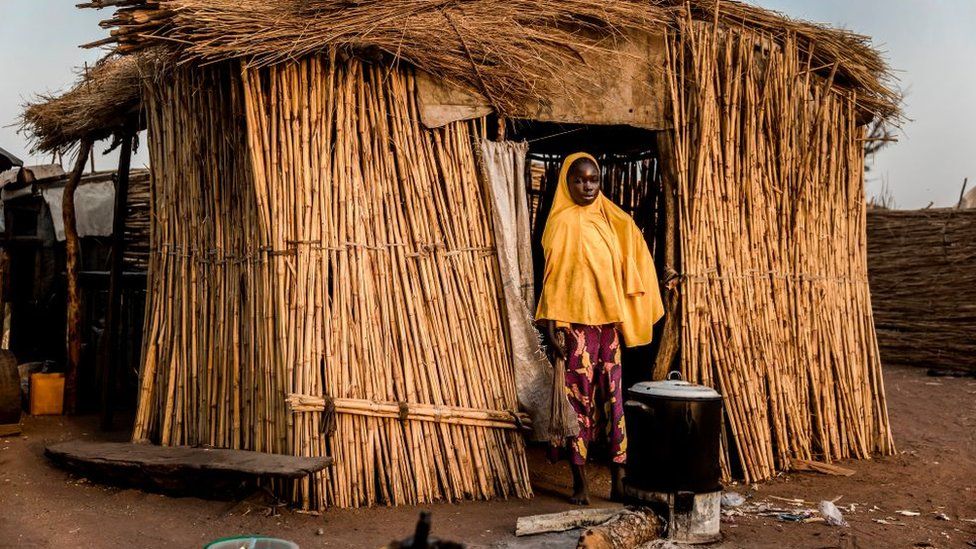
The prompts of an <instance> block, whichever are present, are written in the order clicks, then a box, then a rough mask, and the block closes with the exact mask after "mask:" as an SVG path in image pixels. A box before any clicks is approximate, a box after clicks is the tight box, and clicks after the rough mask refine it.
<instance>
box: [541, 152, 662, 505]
mask: <svg viewBox="0 0 976 549" xmlns="http://www.w3.org/2000/svg"><path fill="white" fill-rule="evenodd" d="M542 247H543V250H544V251H545V259H546V266H545V275H544V278H543V283H542V295H541V296H540V297H539V307H538V310H537V311H536V320H537V321H540V322H543V323H544V325H545V327H546V330H547V334H548V339H549V345H550V347H551V348H552V350H553V352H554V353H555V354H556V355H557V356H558V357H560V358H563V359H565V360H566V379H565V383H566V394H567V396H568V398H569V402H570V404H571V405H572V407H573V409H574V410H575V411H576V416H577V420H578V422H579V435H578V436H576V437H574V438H571V439H570V440H568V441H567V442H568V444H569V450H570V455H571V459H570V462H571V467H572V471H573V496H572V497H571V498H570V501H571V502H573V503H575V504H578V505H586V504H589V495H588V492H587V486H586V471H585V464H586V457H587V448H588V446H589V443H590V442H591V441H592V440H593V439H594V436H595V432H594V431H595V427H596V425H595V424H596V419H597V415H598V411H601V410H602V414H603V416H604V418H605V420H606V426H607V434H608V438H609V447H610V455H611V464H610V472H611V476H612V485H611V489H610V498H611V499H620V496H621V495H622V488H623V485H622V466H623V464H624V463H625V462H626V460H627V433H626V430H625V428H624V415H623V389H622V387H621V371H620V370H621V366H620V337H621V336H622V337H623V342H624V345H626V346H627V347H634V346H637V345H646V344H648V343H650V342H651V333H652V328H653V325H654V323H655V322H656V321H657V320H658V319H659V318H661V316H662V315H663V314H664V307H663V306H662V304H661V293H660V291H659V289H658V284H657V273H656V272H655V270H654V261H653V259H652V258H651V254H650V252H649V251H648V249H647V244H646V243H645V242H644V237H643V235H641V232H640V230H639V229H638V228H637V226H636V225H635V224H634V220H633V219H631V217H630V216H629V215H627V214H626V213H625V212H624V211H623V210H621V209H620V208H618V207H617V206H616V205H615V204H613V202H611V201H610V200H609V199H607V198H606V197H605V196H603V194H602V193H601V192H600V168H599V165H598V164H597V162H596V159H595V158H593V157H592V156H590V155H588V154H586V153H575V154H572V155H570V156H568V157H567V158H566V160H565V161H564V162H563V166H562V169H561V170H560V173H559V183H558V185H557V187H556V194H555V196H554V198H553V202H552V209H551V210H550V213H549V218H548V219H547V220H546V228H545V231H543V234H542ZM559 332H561V335H562V336H563V337H562V341H560V338H559V337H558V335H557V334H559Z"/></svg>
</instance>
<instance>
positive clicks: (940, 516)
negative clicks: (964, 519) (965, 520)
mask: <svg viewBox="0 0 976 549" xmlns="http://www.w3.org/2000/svg"><path fill="white" fill-rule="evenodd" d="M932 514H933V515H935V518H937V519H939V520H952V519H950V518H949V515H947V514H945V513H932Z"/></svg>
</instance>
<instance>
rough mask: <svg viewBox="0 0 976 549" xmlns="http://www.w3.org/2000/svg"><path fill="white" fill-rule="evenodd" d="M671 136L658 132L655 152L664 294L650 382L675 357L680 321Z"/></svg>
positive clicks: (661, 374) (668, 367) (675, 184)
mask: <svg viewBox="0 0 976 549" xmlns="http://www.w3.org/2000/svg"><path fill="white" fill-rule="evenodd" d="M673 141H674V137H673V136H672V134H671V132H670V131H663V132H658V134H657V150H658V158H660V160H661V187H662V189H661V192H662V201H661V203H662V206H663V208H662V209H663V210H664V211H663V214H664V239H663V244H664V246H663V248H664V254H663V255H664V269H663V270H662V273H661V274H662V280H661V282H662V284H661V287H662V288H663V293H664V325H663V327H662V329H661V339H660V342H661V344H660V346H659V347H658V351H657V357H656V358H655V360H654V373H653V375H652V377H653V379H664V378H665V377H666V376H667V374H668V371H669V370H671V368H672V366H673V365H674V361H675V357H676V356H677V355H678V349H679V347H680V341H679V340H680V336H681V329H680V326H681V321H680V319H679V318H678V279H677V276H678V273H679V272H680V271H679V266H678V253H677V247H678V223H677V217H678V174H677V168H676V166H677V158H675V156H674V155H675V151H674V142H673Z"/></svg>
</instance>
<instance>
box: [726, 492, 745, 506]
mask: <svg viewBox="0 0 976 549" xmlns="http://www.w3.org/2000/svg"><path fill="white" fill-rule="evenodd" d="M745 502H746V498H744V497H742V494H740V493H738V492H725V493H723V494H722V507H724V508H733V507H738V506H740V505H742V504H743V503H745Z"/></svg>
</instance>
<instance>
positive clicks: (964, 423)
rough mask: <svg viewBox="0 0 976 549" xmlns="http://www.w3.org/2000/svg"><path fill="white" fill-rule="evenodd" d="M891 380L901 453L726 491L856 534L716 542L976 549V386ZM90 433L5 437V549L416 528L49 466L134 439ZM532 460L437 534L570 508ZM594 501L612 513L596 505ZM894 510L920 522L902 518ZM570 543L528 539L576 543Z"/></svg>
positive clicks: (726, 525)
mask: <svg viewBox="0 0 976 549" xmlns="http://www.w3.org/2000/svg"><path fill="white" fill-rule="evenodd" d="M885 378H886V381H887V390H888V397H889V411H890V416H891V421H892V425H893V428H894V429H895V435H896V442H897V444H898V449H899V453H898V455H896V456H892V457H888V458H882V459H877V460H874V461H863V462H849V463H845V464H844V465H846V466H848V467H851V468H853V469H855V470H856V471H857V473H856V474H855V475H854V476H851V477H833V476H824V475H817V474H806V473H804V474H791V475H784V476H782V477H781V478H778V479H776V480H774V481H771V482H767V483H763V484H761V485H756V486H752V487H749V486H729V487H728V489H729V490H732V491H737V492H739V493H741V494H743V495H746V496H748V498H749V503H755V502H761V501H766V502H769V503H770V504H773V505H779V506H782V507H787V508H788V507H790V505H789V504H788V503H787V502H784V501H782V500H779V499H776V498H800V499H803V500H805V501H806V502H809V505H804V506H805V507H816V503H817V502H818V501H820V500H822V499H830V500H833V499H835V498H838V497H839V498H840V499H839V500H838V501H837V504H838V505H841V506H849V505H850V504H851V503H854V504H855V509H854V510H853V511H847V512H845V517H846V519H847V520H848V522H849V523H850V527H849V528H836V527H830V526H827V525H826V524H823V523H796V522H783V521H780V520H778V519H777V518H775V517H760V516H756V515H752V514H745V515H741V516H728V517H725V518H723V523H722V530H723V535H724V540H723V541H722V542H721V543H720V544H716V545H714V546H712V547H723V548H724V547H777V548H785V547H810V548H832V547H837V548H859V547H863V548H869V547H885V548H895V547H976V521H974V520H973V519H976V380H974V379H971V378H970V379H954V378H931V377H927V376H926V375H925V371H924V370H922V369H905V368H889V369H887V370H886V373H885ZM95 425H96V422H95V418H90V417H81V418H61V417H46V418H41V417H39V418H26V419H25V421H24V434H23V435H22V436H19V437H11V438H6V439H0V547H57V548H62V547H71V548H75V547H154V548H161V547H201V546H202V545H203V544H204V543H205V542H207V541H209V540H213V539H216V538H220V537H224V536H230V535H236V534H244V533H258V534H266V535H274V536H278V537H282V538H287V539H291V540H293V541H295V542H297V543H298V544H300V545H301V546H302V547H303V548H309V547H379V546H381V545H382V544H384V543H385V542H387V541H390V540H392V539H399V538H402V537H404V536H406V535H407V534H409V533H410V532H411V531H412V529H413V525H414V522H415V521H416V517H417V512H418V510H419V509H417V508H397V509H391V508H378V509H364V510H329V511H327V512H325V513H323V514H322V515H321V516H311V515H305V514H300V513H297V512H294V511H290V510H287V509H281V510H280V513H279V514H277V515H276V516H269V509H268V507H266V506H265V505H264V501H263V500H262V499H261V498H260V497H254V498H252V499H249V500H245V501H242V502H226V501H206V500H201V499H196V498H172V497H166V496H161V495H158V494H149V493H143V492H140V491H138V490H132V489H123V488H118V487H110V486H102V485H95V484H93V483H91V482H89V481H87V480H86V479H83V478H76V477H73V476H71V475H69V474H67V473H65V472H63V471H61V470H58V469H56V468H54V467H52V466H51V465H50V464H49V463H48V462H47V460H46V459H45V458H44V456H43V448H44V445H45V444H46V443H49V442H54V441H58V440H67V439H71V438H109V439H115V440H124V439H125V437H126V433H125V432H124V431H120V432H116V433H110V434H109V435H105V434H103V433H98V432H97V431H96V430H95V428H94V426H95ZM531 459H532V470H533V479H532V480H533V485H534V487H535V491H536V497H535V498H534V499H532V500H529V501H522V500H509V501H494V502H488V503H484V502H481V503H477V502H473V503H465V504H458V505H451V504H439V505H432V506H429V507H427V509H429V510H431V511H432V512H433V520H434V528H433V530H434V534H435V535H436V536H439V537H442V538H447V539H453V540H457V541H463V542H466V543H467V544H468V545H469V546H474V547H510V546H516V545H518V544H520V543H521V544H523V545H524V541H525V540H524V539H523V540H518V541H516V540H515V538H514V536H513V534H512V532H513V529H514V525H515V520H516V518H517V517H519V516H522V515H530V514H537V513H548V512H557V511H561V510H566V509H569V508H570V506H569V505H568V504H567V503H566V502H565V494H567V493H568V489H569V474H568V471H566V470H565V465H564V464H563V465H561V466H551V465H549V464H547V463H545V461H544V460H543V459H542V456H541V454H540V453H539V452H535V451H533V453H532V456H531ZM591 474H592V475H593V476H594V477H596V480H595V482H594V483H593V484H594V490H595V491H598V492H600V493H602V494H605V493H606V491H607V490H608V488H609V483H608V478H607V475H606V471H603V470H593V471H591ZM593 504H594V505H595V506H609V505H611V504H610V503H608V502H606V501H605V500H601V499H599V498H598V497H597V498H595V499H594V502H593ZM899 510H909V511H916V512H918V513H920V515H919V516H915V517H908V516H903V515H899V514H897V513H896V511H899ZM938 513H944V514H945V516H947V517H948V518H949V520H942V519H940V518H939V517H938V516H937V514H938ZM964 519H970V520H969V521H967V520H964ZM877 520H884V521H887V522H889V524H882V523H879V522H877ZM320 530H321V532H322V534H319V533H318V532H319V531H320ZM570 538H571V536H565V535H564V536H561V537H560V536H552V537H550V538H540V539H536V540H531V541H530V544H531V545H533V546H536V547H560V546H572V545H573V544H572V542H571V541H570Z"/></svg>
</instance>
